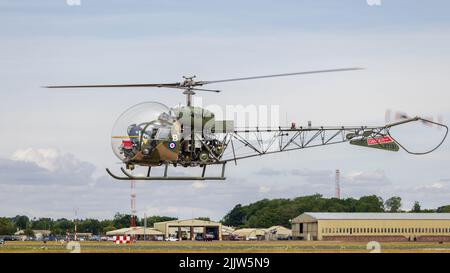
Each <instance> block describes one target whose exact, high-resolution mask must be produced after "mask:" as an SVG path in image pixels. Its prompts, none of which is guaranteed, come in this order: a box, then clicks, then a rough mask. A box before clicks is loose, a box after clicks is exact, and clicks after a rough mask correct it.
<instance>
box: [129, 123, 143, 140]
mask: <svg viewBox="0 0 450 273" xmlns="http://www.w3.org/2000/svg"><path fill="white" fill-rule="evenodd" d="M127 131H128V136H129V137H130V139H131V142H132V143H133V144H138V142H139V131H140V128H139V126H137V125H136V124H135V123H133V124H131V125H130V126H128V130H127Z"/></svg>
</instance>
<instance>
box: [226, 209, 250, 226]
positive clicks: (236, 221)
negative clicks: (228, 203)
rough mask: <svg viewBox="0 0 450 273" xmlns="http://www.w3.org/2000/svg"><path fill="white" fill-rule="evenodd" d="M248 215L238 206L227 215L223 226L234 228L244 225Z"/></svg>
mask: <svg viewBox="0 0 450 273" xmlns="http://www.w3.org/2000/svg"><path fill="white" fill-rule="evenodd" d="M245 216H246V213H245V212H244V211H243V208H242V205H241V204H237V205H236V206H235V207H234V208H233V209H232V210H231V211H230V212H228V214H227V215H225V216H224V217H223V221H222V222H223V224H224V225H227V226H232V227H238V226H241V225H243V224H244V221H245Z"/></svg>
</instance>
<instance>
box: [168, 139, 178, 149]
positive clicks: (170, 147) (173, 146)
mask: <svg viewBox="0 0 450 273" xmlns="http://www.w3.org/2000/svg"><path fill="white" fill-rule="evenodd" d="M176 147H177V144H176V143H175V142H173V141H172V142H170V143H169V149H171V150H173V149H175V148H176Z"/></svg>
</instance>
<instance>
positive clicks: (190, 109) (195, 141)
mask: <svg viewBox="0 0 450 273" xmlns="http://www.w3.org/2000/svg"><path fill="white" fill-rule="evenodd" d="M361 69H363V68H359V67H352V68H337V69H326V70H314V71H303V72H295V73H284V74H272V75H263V76H251V77H241V78H230V79H223V80H213V81H197V80H195V79H196V76H191V77H186V76H184V77H183V81H180V82H173V83H140V84H97V85H56V86H45V87H46V88H174V89H179V90H181V91H182V94H184V95H185V96H186V105H184V106H181V105H180V106H178V107H173V108H169V107H167V106H165V105H164V104H161V103H158V102H143V103H140V104H137V105H135V106H132V107H130V108H129V109H127V110H126V111H125V112H124V113H123V114H122V115H120V116H119V118H118V119H117V121H116V122H115V124H114V126H113V130H112V136H111V145H112V149H113V152H114V153H115V155H116V156H117V157H118V158H119V159H120V160H121V164H124V167H121V168H120V170H121V172H122V173H123V175H122V176H119V175H116V174H114V173H113V172H111V171H110V170H109V169H108V168H107V169H106V172H107V173H108V174H109V175H110V176H111V177H113V178H114V179H118V180H225V179H226V177H225V166H226V164H227V163H228V162H234V163H235V164H237V161H238V160H242V159H246V158H254V157H258V156H263V155H269V154H275V153H282V152H288V151H294V150H301V149H306V148H313V147H320V146H327V145H332V144H337V143H344V142H349V143H350V144H352V145H357V146H361V147H365V148H374V149H380V150H385V151H391V152H398V151H399V150H400V148H402V149H403V150H405V151H406V152H408V153H411V154H415V155H420V154H427V153H431V152H433V151H434V150H436V149H437V148H438V147H439V146H441V145H442V143H443V142H444V140H445V138H446V137H447V134H448V127H447V126H446V125H444V124H442V123H438V122H435V121H432V120H427V119H424V118H421V117H419V116H416V117H407V118H404V119H401V120H398V121H396V122H393V123H389V124H386V125H382V126H349V127H345V126H335V127H324V126H319V127H313V126H311V124H308V126H305V127H303V126H296V125H295V124H294V123H293V124H291V126H278V127H274V128H269V127H267V128H262V127H246V128H238V127H235V126H234V121H233V120H216V118H215V115H214V113H212V112H211V111H208V110H207V109H204V108H201V107H196V106H193V104H192V97H193V96H194V95H195V94H196V92H199V91H200V92H213V93H219V92H221V91H220V90H216V89H205V88H203V86H205V85H209V84H217V83H224V82H234V81H245V80H256V79H265V78H274V77H286V76H296V75H306V74H317V73H331V72H344V71H353V70H361ZM416 121H421V122H423V123H430V124H433V125H435V126H438V127H442V128H445V134H444V137H443V138H442V141H440V142H439V143H438V145H436V146H435V147H434V148H432V149H431V150H429V151H426V152H422V153H414V152H411V151H409V150H407V149H406V148H405V147H404V146H402V144H401V143H400V142H398V141H397V140H396V139H395V138H394V137H393V136H392V135H391V133H390V129H392V128H393V127H396V126H399V125H402V124H406V123H411V122H416ZM250 135H251V136H252V137H249V136H250ZM136 166H141V167H146V168H148V169H147V173H146V175H133V174H132V172H130V171H132V170H134V169H135V167H136ZM160 166H161V167H164V174H163V175H158V176H154V175H152V174H151V170H152V168H154V167H160ZM169 166H173V167H180V166H182V167H186V168H188V167H200V168H201V169H202V170H201V175H198V176H180V175H176V176H173V175H169V174H168V168H169ZM208 166H220V167H221V168H220V169H221V172H220V175H213V176H211V175H206V168H207V167H208Z"/></svg>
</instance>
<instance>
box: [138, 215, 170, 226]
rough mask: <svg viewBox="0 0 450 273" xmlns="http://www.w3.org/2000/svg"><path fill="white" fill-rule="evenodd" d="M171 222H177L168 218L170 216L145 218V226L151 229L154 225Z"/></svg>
mask: <svg viewBox="0 0 450 273" xmlns="http://www.w3.org/2000/svg"><path fill="white" fill-rule="evenodd" d="M172 220H178V218H176V217H170V216H158V215H153V216H150V217H147V226H148V227H152V226H153V225H154V224H155V223H158V222H166V221H172ZM142 224H144V223H142Z"/></svg>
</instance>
